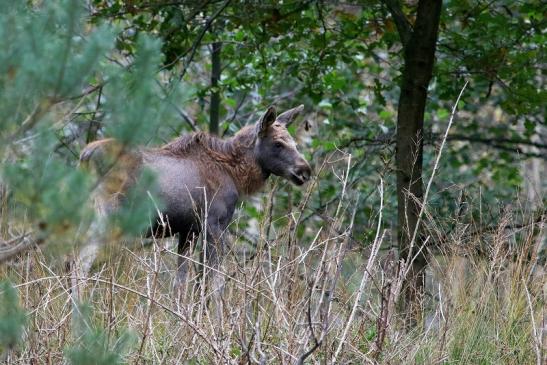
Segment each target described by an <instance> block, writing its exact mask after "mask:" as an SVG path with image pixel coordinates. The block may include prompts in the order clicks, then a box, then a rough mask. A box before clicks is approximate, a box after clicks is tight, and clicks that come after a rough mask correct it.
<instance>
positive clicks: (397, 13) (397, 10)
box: [382, 0, 412, 47]
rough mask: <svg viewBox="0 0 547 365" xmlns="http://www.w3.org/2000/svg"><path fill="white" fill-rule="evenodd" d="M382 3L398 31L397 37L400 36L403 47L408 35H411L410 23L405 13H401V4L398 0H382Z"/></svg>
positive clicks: (406, 42) (408, 37)
mask: <svg viewBox="0 0 547 365" xmlns="http://www.w3.org/2000/svg"><path fill="white" fill-rule="evenodd" d="M382 2H383V3H384V5H385V6H386V7H387V8H388V10H389V12H390V14H391V16H392V17H393V21H394V22H395V26H396V27H397V31H398V32H399V38H401V43H402V44H403V46H404V47H406V45H407V44H408V42H409V40H410V36H411V35H412V25H411V24H410V22H409V21H408V19H407V18H406V15H405V14H404V13H403V9H402V8H401V4H400V3H399V1H398V0H382Z"/></svg>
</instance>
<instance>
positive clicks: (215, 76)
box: [209, 42, 222, 135]
mask: <svg viewBox="0 0 547 365" xmlns="http://www.w3.org/2000/svg"><path fill="white" fill-rule="evenodd" d="M221 49H222V43H220V42H215V43H213V49H212V52H211V63H212V70H211V105H210V108H209V112H210V118H209V132H210V133H212V134H216V135H218V121H219V112H220V90H219V88H218V82H219V80H220V73H221V65H220V52H221Z"/></svg>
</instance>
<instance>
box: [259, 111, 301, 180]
mask: <svg viewBox="0 0 547 365" xmlns="http://www.w3.org/2000/svg"><path fill="white" fill-rule="evenodd" d="M303 109H304V105H300V106H298V107H296V108H293V109H289V110H287V111H286V112H284V113H282V114H280V115H277V113H276V110H275V107H273V106H271V107H269V108H268V110H267V111H266V112H265V113H264V115H262V117H261V118H260V120H259V121H258V122H257V124H256V132H257V143H256V147H255V153H256V157H257V160H258V163H259V164H260V166H261V167H262V169H263V170H264V171H265V172H267V173H271V174H274V175H277V176H281V177H283V178H285V179H287V180H289V181H291V182H293V183H294V184H296V185H302V184H304V183H305V182H307V181H308V180H309V179H310V175H311V168H310V165H309V164H308V162H307V161H306V160H305V159H304V156H302V154H300V152H298V149H297V148H296V142H295V141H294V139H293V138H292V136H291V135H290V134H289V131H288V130H287V126H288V125H289V124H291V123H292V122H293V120H294V119H295V118H296V117H297V116H298V114H299V113H300V112H301V111H302V110H303Z"/></svg>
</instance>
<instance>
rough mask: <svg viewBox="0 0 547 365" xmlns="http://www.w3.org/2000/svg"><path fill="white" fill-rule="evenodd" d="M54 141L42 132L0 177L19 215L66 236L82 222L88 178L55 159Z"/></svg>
mask: <svg viewBox="0 0 547 365" xmlns="http://www.w3.org/2000/svg"><path fill="white" fill-rule="evenodd" d="M55 142H56V141H55V140H54V136H53V135H52V132H51V131H47V130H45V131H42V134H41V136H40V137H39V138H37V139H36V140H35V141H34V143H32V144H31V150H30V152H29V154H28V155H27V156H25V157H24V158H22V159H20V160H18V161H17V162H10V163H7V164H6V165H5V166H4V167H3V169H4V171H3V177H4V181H5V182H6V183H7V184H8V185H9V186H11V187H13V188H12V191H13V198H14V200H15V201H17V203H18V207H19V209H20V210H21V212H22V213H23V212H26V214H27V216H28V218H30V219H31V220H32V221H35V222H38V225H39V227H40V229H41V230H43V231H47V232H49V233H62V234H66V233H67V232H66V231H67V230H68V229H69V228H70V227H73V226H77V225H78V224H79V223H80V221H81V220H82V219H83V214H84V213H85V211H84V210H83V209H82V206H83V205H84V203H85V202H86V201H87V199H88V198H87V194H88V191H89V188H90V179H89V178H88V177H87V176H86V175H85V174H84V172H83V171H81V170H78V169H74V168H73V167H71V166H67V165H66V164H65V163H64V162H63V161H61V160H60V159H58V158H55V156H54V155H53V154H52V153H51V151H52V150H53V149H54V145H55ZM61 205H62V209H61Z"/></svg>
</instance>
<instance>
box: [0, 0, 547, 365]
mask: <svg viewBox="0 0 547 365" xmlns="http://www.w3.org/2000/svg"><path fill="white" fill-rule="evenodd" d="M546 12H547V8H546V7H545V5H544V4H542V2H541V1H533V0H523V1H508V0H507V1H506V0H498V1H496V0H493V1H491V0H490V1H476V0H445V1H440V0H436V1H435V0H419V1H418V0H408V1H397V0H362V1H354V2H338V1H321V0H310V1H306V0H302V1H269V0H267V1H243V0H239V1H238V0H223V1H217V0H204V1H184V0H180V1H169V0H149V1H137V0H133V1H131V0H87V1H77V0H64V1H51V2H50V1H38V0H37V1H9V0H0V45H1V48H2V50H3V51H2V53H1V54H0V58H1V59H0V90H1V95H2V97H1V98H0V112H1V115H2V116H3V117H2V118H1V119H0V159H1V161H2V163H1V167H0V213H1V215H0V275H1V277H0V278H1V279H2V289H0V354H1V355H0V360H1V361H4V362H5V363H59V362H60V361H64V362H68V363H73V364H82V363H90V364H91V363H93V364H112V363H129V362H135V363H139V362H142V363H177V362H182V361H186V362H189V363H226V362H231V363H245V362H250V363H255V362H256V363H269V362H278V363H304V362H309V363H351V362H357V361H358V362H368V363H386V364H389V363H393V364H399V363H424V364H430V363H466V364H467V363H492V364H500V363H507V364H524V363H537V364H542V363H545V360H546V356H547V355H546V351H545V347H546V339H545V329H546V328H547V327H546V326H547V323H546V318H545V299H546V290H547V288H546V286H547V284H545V282H546V281H545V262H546V253H545V246H546V235H545V230H544V224H545V219H546V215H545V202H546V199H545V192H546V189H547V184H546V181H547V180H546V178H545V170H546V165H545V160H546V158H547V132H546V126H545V105H546V101H547V95H546V90H545V71H546V70H545V44H546V39H545V38H546V29H547V22H546V20H545V16H546ZM299 104H304V105H305V110H304V113H303V116H302V117H301V121H300V122H299V123H297V125H295V126H294V127H291V133H292V134H293V135H294V136H295V137H296V139H297V141H298V142H299V144H300V149H301V151H302V152H303V153H304V154H305V156H306V157H307V159H308V160H309V161H310V162H311V163H312V165H313V169H314V179H313V181H312V182H311V183H310V184H308V185H307V187H305V188H304V189H298V188H295V187H292V186H291V185H289V184H288V183H286V182H284V181H282V180H281V179H273V180H272V182H271V183H270V184H269V186H268V188H267V189H266V191H265V192H264V193H262V194H260V195H259V196H258V197H254V198H252V199H247V200H246V201H244V202H242V204H241V205H240V206H239V209H238V211H237V213H236V214H235V215H234V221H233V223H232V224H231V225H230V231H231V235H232V236H233V244H232V247H231V254H230V255H229V257H227V258H226V259H225V262H224V263H223V266H222V269H221V271H223V272H224V273H225V274H226V275H227V278H228V281H227V289H226V293H225V298H224V301H225V303H224V309H225V310H224V311H223V312H222V313H220V314H218V313H217V315H220V317H221V318H220V320H219V319H218V318H216V317H214V315H213V312H212V311H211V306H210V305H209V304H208V301H207V298H206V297H205V294H204V293H203V292H202V291H200V290H201V289H199V285H197V284H196V285H193V284H192V283H190V284H189V287H190V289H189V290H190V292H191V295H190V298H191V299H188V300H181V299H180V298H179V297H178V296H177V295H175V294H174V291H173V288H172V281H173V278H174V270H175V261H176V253H175V252H174V251H176V250H175V249H174V246H173V243H172V242H171V241H170V240H163V241H154V242H152V243H150V242H148V241H146V240H145V239H138V240H133V241H135V242H132V243H128V242H125V243H124V244H123V245H120V244H118V243H119V241H120V240H118V239H114V238H113V239H112V240H111V242H108V243H105V245H106V247H105V249H104V250H103V251H104V252H103V253H102V256H101V258H100V259H99V260H97V262H96V263H95V264H94V267H93V269H92V272H91V273H89V276H86V277H75V275H74V271H71V268H70V267H67V265H66V263H67V262H69V261H70V260H69V258H70V257H72V256H73V255H74V254H75V253H76V252H77V251H78V248H79V247H80V246H81V245H82V243H84V242H86V240H88V239H89V236H88V234H89V232H88V230H87V226H88V225H89V222H91V221H92V220H93V211H92V209H91V204H90V196H91V194H92V192H93V190H94V189H95V188H96V183H97V177H96V176H92V175H91V174H89V173H87V172H86V171H83V170H81V169H79V168H78V166H77V165H78V156H79V152H80V151H81V149H82V148H83V147H84V146H85V144H86V143H89V142H91V141H94V140H97V139H100V138H103V137H115V138H117V139H118V140H120V141H122V142H123V143H125V144H126V145H127V146H135V145H149V146H157V145H161V144H163V143H165V142H167V141H169V140H171V139H173V138H175V137H176V136H179V135H181V134H183V133H189V132H192V131H199V130H203V131H209V132H210V133H213V134H216V135H219V136H221V137H228V136H230V135H233V134H234V133H235V132H237V130H239V129H240V128H241V127H242V126H244V125H247V124H250V123H254V122H255V121H256V120H257V119H258V117H259V116H260V115H261V114H262V113H263V112H264V111H265V110H266V108H267V107H268V106H269V105H276V106H277V107H278V109H279V110H284V109H289V108H291V107H294V106H297V105H299ZM151 204H152V201H151V200H150V199H146V198H145V199H137V200H136V201H135V202H134V204H133V205H132V206H131V208H130V209H126V210H125V211H122V212H121V214H120V219H118V220H117V223H118V224H119V226H120V228H121V231H123V232H124V233H126V234H127V236H126V237H128V236H133V237H134V235H135V234H137V233H139V232H142V229H143V227H145V226H146V225H147V224H148V221H147V218H146V217H147V215H146V213H145V212H146V210H147V209H150V207H151ZM125 241H127V240H125ZM164 241H165V242H164ZM198 256H199V255H196V256H195V257H194V261H195V263H196V264H195V267H196V276H198V277H199V271H200V270H199V266H200V265H199V257H198ZM69 266H70V265H69ZM197 281H198V280H197V279H196V282H197Z"/></svg>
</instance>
